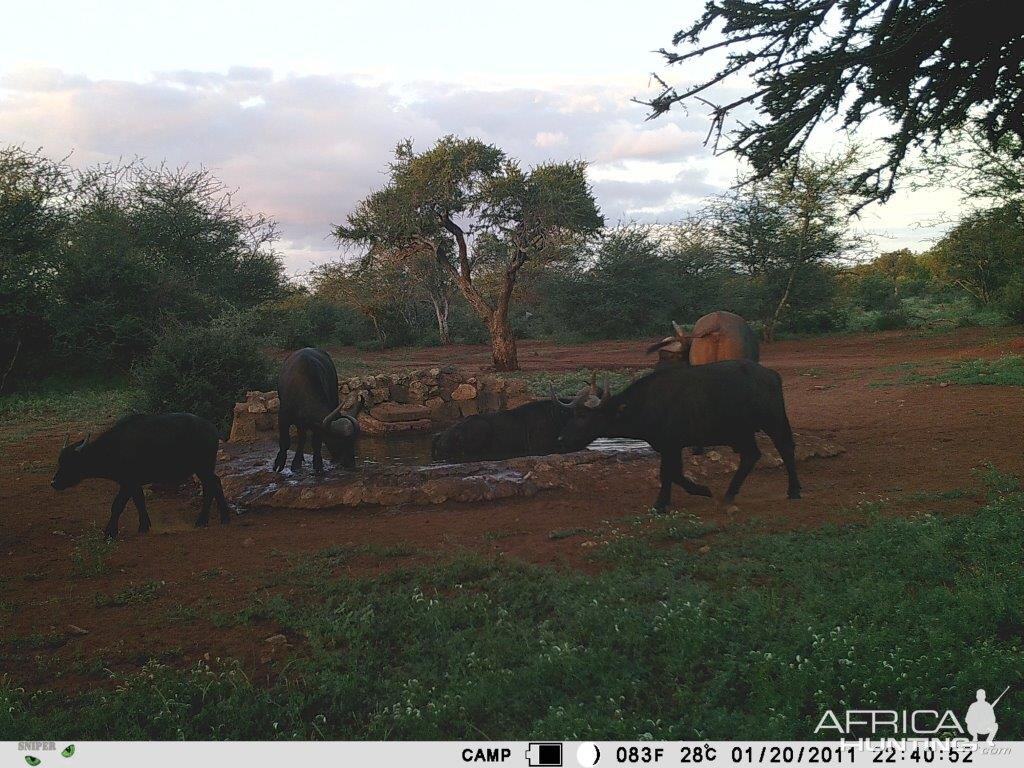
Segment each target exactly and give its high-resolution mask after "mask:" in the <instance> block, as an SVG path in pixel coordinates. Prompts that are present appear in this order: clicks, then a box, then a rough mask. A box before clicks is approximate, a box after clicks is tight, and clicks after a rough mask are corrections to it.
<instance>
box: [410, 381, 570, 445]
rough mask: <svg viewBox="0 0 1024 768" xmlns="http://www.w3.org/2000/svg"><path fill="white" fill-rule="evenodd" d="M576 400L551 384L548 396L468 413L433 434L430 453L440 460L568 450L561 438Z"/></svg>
mask: <svg viewBox="0 0 1024 768" xmlns="http://www.w3.org/2000/svg"><path fill="white" fill-rule="evenodd" d="M578 398H579V396H577V399H578ZM573 403H575V400H562V399H560V398H559V397H558V395H556V394H555V390H554V388H553V387H552V388H551V395H550V398H549V399H545V400H536V401H534V402H532V403H527V404H526V405H520V406H519V407H518V408H511V409H509V410H507V411H498V412H497V413H482V414H476V415H474V416H467V417H466V418H464V419H462V420H461V421H458V422H456V423H455V424H453V425H452V426H450V427H448V429H446V430H444V431H443V432H438V433H437V434H436V435H434V441H433V443H432V444H431V447H430V455H431V457H432V458H434V459H436V460H440V461H485V460H497V459H511V458H514V457H516V456H546V455H547V454H549V453H565V452H567V451H568V450H569V449H567V448H566V447H565V446H564V445H563V444H562V443H560V442H559V439H558V438H559V435H561V433H562V430H563V429H564V428H565V426H566V424H568V423H569V419H570V417H571V413H570V411H569V410H567V409H571V408H572V405H573Z"/></svg>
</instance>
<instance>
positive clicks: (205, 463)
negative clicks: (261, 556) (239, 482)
mask: <svg viewBox="0 0 1024 768" xmlns="http://www.w3.org/2000/svg"><path fill="white" fill-rule="evenodd" d="M90 437H91V436H86V438H85V439H84V440H82V441H80V442H77V443H73V444H71V445H68V442H67V440H65V441H64V447H63V449H62V450H61V452H60V457H59V458H58V459H57V473H56V474H55V475H54V476H53V483H52V485H53V487H54V489H56V490H58V491H63V490H64V489H65V488H70V487H72V486H74V485H78V483H80V482H82V480H85V479H86V478H90V477H100V478H104V479H106V480H113V481H114V482H116V483H117V484H118V485H119V486H120V487H119V488H118V491H117V496H115V497H114V503H113V505H112V506H111V508H110V521H109V522H108V523H107V527H106V529H105V533H106V534H107V536H109V537H110V538H115V537H116V536H117V521H118V518H119V517H120V516H121V513H122V512H123V511H124V508H125V506H126V505H127V504H128V499H132V500H133V501H134V502H135V507H136V509H138V511H139V533H145V532H146V531H148V530H149V525H150V523H149V514H148V513H147V512H146V499H145V495H144V494H143V491H142V486H144V485H149V484H151V483H157V484H159V485H179V484H181V483H182V482H184V481H185V480H187V479H188V478H189V477H191V476H192V475H195V476H196V477H198V478H199V482H200V483H202V485H203V509H202V511H201V512H200V513H199V517H197V518H196V525H198V526H204V525H206V524H207V523H208V522H209V520H210V505H211V504H212V502H213V501H216V502H217V507H218V508H219V509H220V521H221V523H227V522H228V520H229V518H228V503H227V501H226V500H225V498H224V491H223V490H222V489H221V485H220V479H219V478H218V477H217V475H216V473H215V472H214V467H215V466H216V464H217V445H218V442H219V436H218V434H217V428H216V427H215V426H213V424H211V423H210V422H209V421H207V420H206V419H202V418H200V417H198V416H195V415H193V414H191V413H165V414H160V415H157V416H144V415H135V416H128V417H126V418H123V419H121V420H120V421H119V422H117V423H116V424H115V425H114V426H112V427H111V428H110V429H108V430H107V431H106V432H104V433H103V434H101V435H99V436H98V437H96V438H95V439H90Z"/></svg>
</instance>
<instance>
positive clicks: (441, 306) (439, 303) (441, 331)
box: [432, 296, 452, 347]
mask: <svg viewBox="0 0 1024 768" xmlns="http://www.w3.org/2000/svg"><path fill="white" fill-rule="evenodd" d="M432 301H433V304H434V314H435V315H436V316H437V335H438V337H439V338H440V340H441V345H442V346H445V347H447V346H448V345H449V344H451V343H452V337H451V334H450V333H449V331H448V297H447V296H445V297H443V298H441V299H440V300H438V299H432Z"/></svg>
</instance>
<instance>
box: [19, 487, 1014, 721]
mask: <svg viewBox="0 0 1024 768" xmlns="http://www.w3.org/2000/svg"><path fill="white" fill-rule="evenodd" d="M984 478H985V479H986V481H987V482H988V483H989V484H990V495H989V499H988V502H987V503H986V504H985V506H984V507H983V508H981V509H979V510H978V511H977V512H976V513H973V514H965V515H956V516H933V515H930V514H925V515H921V516H918V517H914V518H910V519H906V518H893V519H884V518H881V517H879V516H876V519H874V520H873V521H872V522H870V523H869V524H867V525H864V526H847V527H843V528H827V529H824V530H815V531H804V532H793V533H777V534H769V535H765V534H762V533H757V534H756V535H752V536H750V537H745V538H739V539H718V538H712V539H708V541H709V543H710V550H709V551H707V552H705V553H704V554H695V553H691V552H690V551H689V550H688V549H687V548H685V547H683V546H679V545H671V544H670V545H668V546H666V545H665V544H664V538H665V535H666V533H667V535H668V538H669V539H670V540H671V539H676V538H678V539H683V540H686V539H692V538H693V537H700V536H704V535H706V534H707V533H708V531H706V530H704V528H703V526H701V525H700V524H699V523H696V522H693V521H688V520H686V519H685V518H681V519H679V520H673V521H670V522H671V525H668V527H663V528H655V529H653V530H651V529H650V526H649V525H647V523H646V522H645V520H644V519H642V518H641V519H637V520H636V521H635V522H636V524H635V525H628V526H626V529H625V530H623V531H621V532H619V533H618V534H617V535H615V536H614V537H613V538H612V540H611V543H609V544H607V545H605V546H603V547H599V548H598V549H600V550H601V551H602V555H601V557H602V559H603V560H604V561H605V562H607V563H608V564H609V565H610V566H611V569H610V570H607V571H605V572H602V573H598V574H596V575H588V574H584V573H579V572H573V571H565V570H561V569H546V568H541V567H532V566H525V565H516V564H514V563H508V562H491V561H488V560H483V559H478V558H468V559H458V560H456V561H454V562H451V563H446V564H442V565H431V566H417V567H413V568H408V569H402V570H397V571H393V572H391V573H388V574H386V575H384V576H379V577H375V578H347V577H345V576H340V575H336V574H335V575H332V571H331V570H330V569H312V570H310V569H305V570H303V572H302V573H301V574H298V575H297V578H299V579H301V581H302V583H308V585H309V586H310V587H311V588H312V589H313V590H315V591H314V594H315V599H309V596H308V595H299V596H295V597H291V596H285V595H281V594H274V596H273V597H263V596H260V597H258V598H256V599H255V600H254V601H253V604H252V606H251V607H250V608H249V609H247V611H244V612H243V613H242V614H239V615H238V616H237V617H236V620H237V621H252V620H264V621H271V622H273V623H274V624H275V625H276V626H279V627H280V628H281V630H282V631H283V632H285V633H286V634H287V635H288V636H289V637H296V638H299V639H300V641H301V647H302V652H301V653H297V654H293V655H292V656H290V657H289V660H288V666H287V674H284V675H279V676H276V677H274V678H273V680H274V682H271V683H264V684H256V683H254V682H253V681H252V680H250V679H249V678H248V677H246V676H245V675H244V674H243V673H242V670H241V668H240V667H237V666H235V665H233V664H231V663H228V664H226V665H217V666H213V667H211V666H210V665H208V664H206V663H203V662H200V663H199V664H197V665H194V666H191V667H188V668H186V669H181V670H179V669H173V668H170V667H167V666H164V665H162V664H159V663H150V664H148V665H147V666H146V667H145V668H144V669H142V670H141V671H140V672H138V673H129V674H119V675H117V677H116V683H117V685H116V687H115V688H113V689H110V688H109V687H106V686H105V687H104V688H103V689H99V690H96V691H93V692H87V693H84V694H82V695H79V696H73V697H69V696H67V695H66V694H63V693H59V692H54V691H36V692H31V691H25V690H23V689H19V688H16V687H14V686H12V685H10V684H6V685H5V684H0V712H4V713H5V714H6V716H7V719H6V720H0V738H5V739H28V738H40V737H43V736H44V735H45V734H48V733H54V732H60V733H64V734H67V735H69V736H72V735H73V736H74V737H75V738H90V737H101V736H102V737H105V738H120V739H133V738H134V739H138V738H150V739H171V738H174V739H203V738H215V739H226V738H231V739H244V738H280V739H309V738H312V739H355V738H359V739H444V738H448V739H452V738H454V739H466V738H474V737H479V736H480V734H485V735H486V736H487V738H489V739H513V738H514V739H527V738H538V737H543V738H549V739H550V738H563V739H588V738H595V737H598V736H600V737H603V738H613V739H633V738H636V736H637V734H646V735H647V737H648V738H656V739H667V740H685V739H694V738H701V739H708V738H711V739H715V738H731V739H765V738H771V739H807V738H813V729H814V726H815V725H816V724H817V722H818V720H819V718H820V717H821V715H822V713H823V712H824V711H825V710H826V709H833V710H836V709H843V708H847V707H849V708H885V709H890V708H894V707H895V708H898V707H900V706H903V705H907V706H910V705H913V704H914V703H915V702H926V703H927V704H928V706H929V707H932V708H935V709H938V710H940V711H941V710H944V709H946V708H949V709H952V710H953V711H955V712H957V713H960V712H962V710H963V708H964V707H965V706H966V704H967V703H968V702H970V701H971V700H972V697H973V693H974V691H975V689H977V688H978V687H985V688H989V689H999V687H1000V686H1002V685H1004V684H1005V682H1004V681H1006V680H1015V679H1019V678H1020V677H1021V675H1024V653H1022V651H1024V646H1022V643H1021V631H1022V629H1024V612H1022V609H1021V606H1022V605H1024V572H1022V571H1021V569H1020V544H1019V542H1020V541H1021V539H1022V537H1024V515H1022V514H1021V513H1022V511H1024V495H1022V493H1021V491H1020V486H1019V483H1017V482H1015V479H1014V478H1010V477H1008V476H1006V475H1002V474H1000V473H998V472H996V471H994V470H992V469H989V470H986V472H985V475H984ZM648 530H651V534H652V537H651V538H650V539H648V538H647V536H646V534H645V531H648ZM349 554H350V553H348V552H341V553H340V556H342V557H346V558H347V557H348V556H349ZM331 556H333V555H331ZM331 556H328V557H331ZM323 562H324V563H326V562H327V560H326V559H323ZM666 679H668V680H671V683H672V684H671V685H668V686H666V685H665V681H666ZM1001 707H1003V708H1001V709H1000V713H999V716H1000V726H1001V729H1002V728H1004V729H1006V730H1007V732H1013V733H1016V732H1019V731H1020V730H1021V728H1024V706H1022V705H1021V703H1020V702H1019V700H1017V699H1013V698H1011V697H1007V699H1006V700H1004V702H1003V703H1002V704H1001Z"/></svg>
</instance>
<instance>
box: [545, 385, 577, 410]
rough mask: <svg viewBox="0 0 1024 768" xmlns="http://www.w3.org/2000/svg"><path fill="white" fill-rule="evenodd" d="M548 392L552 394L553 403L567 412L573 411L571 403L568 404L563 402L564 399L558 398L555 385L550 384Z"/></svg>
mask: <svg viewBox="0 0 1024 768" xmlns="http://www.w3.org/2000/svg"><path fill="white" fill-rule="evenodd" d="M548 390H549V392H550V393H551V400H552V401H553V402H555V403H558V404H559V405H560V406H562V407H563V408H565V409H566V410H569V411H571V410H572V406H571V405H570V404H569V403H566V402H565V401H563V400H562V398H560V397H559V396H558V393H557V392H555V385H554V384H548Z"/></svg>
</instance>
